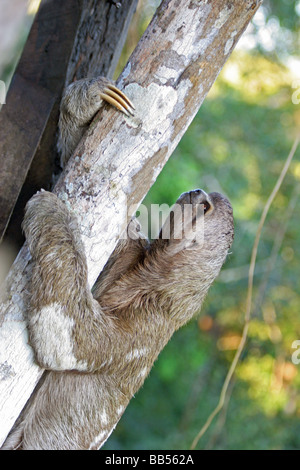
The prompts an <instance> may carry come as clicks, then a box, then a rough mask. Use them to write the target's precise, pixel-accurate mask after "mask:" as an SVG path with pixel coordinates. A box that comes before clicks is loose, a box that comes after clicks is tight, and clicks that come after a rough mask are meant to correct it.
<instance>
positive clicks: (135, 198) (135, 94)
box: [0, 0, 261, 442]
mask: <svg viewBox="0 0 300 470" xmlns="http://www.w3.org/2000/svg"><path fill="white" fill-rule="evenodd" d="M260 3H261V2H260V1H258V2H255V1H249V0H231V1H227V0H214V1H213V2H208V1H199V0H189V1H187V0H165V1H164V2H163V3H162V5H161V6H160V8H159V9H158V11H157V13H156V15H155V17H154V19H153V20H152V22H151V23H150V25H149V27H148V29H147V31H146V33H145V35H144V36H143V38H142V39H141V41H140V43H139V44H138V46H137V48H136V50H135V51H134V53H133V55H132V56H131V58H130V60H129V62H128V63H127V65H126V67H125V69H124V71H123V73H122V75H121V77H120V79H119V81H118V84H119V87H120V88H123V90H125V93H126V94H127V95H128V97H129V98H130V99H131V100H132V101H133V103H134V104H135V106H136V113H135V116H134V117H129V118H127V117H124V115H121V114H120V113H118V112H116V111H115V110H114V109H112V108H108V107H105V108H104V109H103V110H102V111H101V112H100V113H99V115H98V116H97V117H96V119H95V120H94V122H93V124H92V125H91V127H90V129H89V131H88V133H87V135H86V137H85V138H84V139H83V140H82V141H81V143H80V144H79V146H78V148H77V149H76V151H75V154H74V157H75V158H73V159H71V160H70V162H69V164H68V166H67V168H66V169H65V171H64V173H63V175H62V177H61V178H60V180H59V182H58V183H57V185H56V188H55V192H56V193H57V194H58V195H59V197H61V198H62V199H63V200H65V201H66V203H67V204H68V206H69V207H70V209H71V210H73V211H74V212H75V213H76V214H77V216H78V218H79V220H80V223H81V227H82V238H83V242H84V246H85V249H86V254H87V259H88V268H89V282H90V285H92V284H93V283H94V281H95V280H96V278H97V276H98V274H99V272H100V271H101V269H102V267H103V266H104V264H105V262H106V260H107V258H108V257H109V255H110V253H111V252H112V250H113V248H114V247H115V244H116V242H117V240H118V237H119V236H120V234H121V233H122V230H123V229H124V228H125V226H126V223H127V216H128V215H129V216H131V215H132V213H133V212H134V207H133V206H134V205H135V207H136V205H138V204H139V203H140V202H141V201H142V200H143V198H144V196H145V195H146V194H147V192H148V190H149V188H150V186H151V185H152V184H153V183H154V181H155V179H156V177H157V175H158V174H159V172H160V171H161V169H162V168H163V166H164V164H165V163H166V161H167V159H168V158H169V156H170V155H171V153H172V152H173V150H174V149H175V147H176V145H177V144H178V142H179V140H180V138H181V137H182V135H183V134H184V132H185V131H186V129H187V127H188V126H189V124H190V122H191V121H192V119H193V117H194V115H195V114H196V112H197V111H198V109H199V107H200V105H201V103H202V101H203V100H204V98H205V96H206V94H207V92H208V90H209V89H210V87H211V85H212V84H213V82H214V81H215V79H216V77H217V75H218V73H219V72H220V70H221V68H222V66H223V64H224V63H225V61H226V59H227V58H228V56H229V54H230V52H231V51H232V49H233V48H234V46H235V44H236V42H237V41H238V39H239V37H240V35H241V34H242V32H243V31H244V29H245V27H246V26H247V24H248V22H249V21H250V19H251V17H252V16H253V14H254V13H255V11H256V9H257V8H258V6H259V4H260ZM191 189H192V188H191ZM129 207H131V210H129V211H127V208H129ZM28 260H29V255H28V251H27V249H26V248H23V249H22V250H21V252H20V254H19V256H18V259H17V260H16V262H15V263H14V266H13V267H12V270H11V272H10V274H9V276H8V279H7V284H6V286H5V288H4V294H3V303H2V306H1V311H0V315H1V316H0V319H1V320H0V321H1V322H2V326H1V329H0V344H1V349H0V423H1V426H0V442H1V440H4V438H5V436H6V435H7V433H8V432H9V430H10V428H11V426H12V425H13V423H14V421H15V419H16V418H17V416H18V415H19V413H20V411H21V409H22V407H23V406H24V404H25V402H26V400H27V399H28V397H29V396H30V394H31V392H32V390H33V387H34V385H35V384H36V383H37V381H38V380H39V378H40V376H41V373H42V371H41V370H40V369H39V368H38V367H37V366H36V365H35V364H34V362H33V356H32V351H31V349H30V347H29V346H28V345H27V335H26V325H25V322H24V317H23V315H24V311H25V304H24V298H25V294H26V283H27V282H28V277H29V276H28V270H29V266H28Z"/></svg>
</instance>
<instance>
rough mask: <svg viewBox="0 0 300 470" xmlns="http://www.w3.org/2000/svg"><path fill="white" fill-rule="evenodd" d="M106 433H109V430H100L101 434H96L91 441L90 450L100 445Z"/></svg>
mask: <svg viewBox="0 0 300 470" xmlns="http://www.w3.org/2000/svg"><path fill="white" fill-rule="evenodd" d="M106 434H107V431H102V432H100V434H98V436H96V437H95V439H94V440H93V441H92V442H91V444H90V447H89V450H91V449H94V448H95V447H98V446H99V445H100V444H101V442H102V440H103V439H104V437H105V436H106Z"/></svg>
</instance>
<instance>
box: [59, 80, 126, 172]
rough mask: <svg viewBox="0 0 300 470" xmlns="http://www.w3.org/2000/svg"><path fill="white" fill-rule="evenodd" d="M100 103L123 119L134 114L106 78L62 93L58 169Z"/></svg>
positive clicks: (74, 146) (72, 85)
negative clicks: (118, 113) (110, 106)
mask: <svg viewBox="0 0 300 470" xmlns="http://www.w3.org/2000/svg"><path fill="white" fill-rule="evenodd" d="M104 102H107V103H109V104H111V105H112V106H114V107H115V108H117V109H118V110H120V111H121V112H122V113H124V114H126V115H127V116H129V115H130V114H133V112H134V106H133V104H132V103H131V101H130V100H129V98H128V97H127V96H126V95H125V93H123V92H122V91H121V90H119V89H118V88H117V87H116V86H115V85H114V83H113V82H112V81H110V80H108V79H107V78H104V77H97V78H92V79H89V78H86V79H83V80H78V81H77V82H74V83H71V85H69V86H68V87H67V88H66V89H65V91H64V94H63V97H62V100H61V105H60V117H59V123H58V127H59V136H58V150H59V151H60V154H61V165H62V167H63V166H64V165H65V164H66V163H67V161H68V159H69V158H70V156H71V155H72V153H73V152H74V150H75V148H76V146H77V144H78V143H79V141H80V139H81V137H82V136H83V134H84V132H85V131H86V130H87V128H88V126H89V124H90V122H91V120H92V119H93V117H94V116H95V114H96V113H97V112H98V111H99V109H100V107H101V106H102V104H103V103H104Z"/></svg>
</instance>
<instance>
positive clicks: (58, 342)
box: [29, 302, 87, 371]
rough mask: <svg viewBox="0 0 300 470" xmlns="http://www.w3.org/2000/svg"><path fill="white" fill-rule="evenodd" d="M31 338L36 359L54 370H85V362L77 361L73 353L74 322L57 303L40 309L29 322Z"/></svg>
mask: <svg viewBox="0 0 300 470" xmlns="http://www.w3.org/2000/svg"><path fill="white" fill-rule="evenodd" d="M29 326H30V331H31V337H32V342H33V346H34V348H35V351H36V352H37V353H38V359H39V361H41V362H42V363H43V365H44V366H45V367H47V368H50V369H54V370H71V369H76V370H81V371H84V370H87V362H86V361H78V360H77V359H76V357H75V355H74V353H73V342H72V331H73V326H74V320H73V319H72V318H70V317H68V316H67V315H66V314H65V312H64V307H63V306H62V305H60V304H59V303H57V302H55V303H53V304H50V305H47V306H45V307H42V308H41V309H40V310H38V311H35V312H34V314H33V315H32V316H31V318H30V320H29Z"/></svg>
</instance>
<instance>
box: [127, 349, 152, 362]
mask: <svg viewBox="0 0 300 470" xmlns="http://www.w3.org/2000/svg"><path fill="white" fill-rule="evenodd" d="M148 351H149V350H148V348H141V349H133V350H132V351H130V353H128V354H126V357H125V359H126V360H127V361H132V360H133V359H139V358H140V357H142V356H145V355H146V354H147V353H148Z"/></svg>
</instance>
